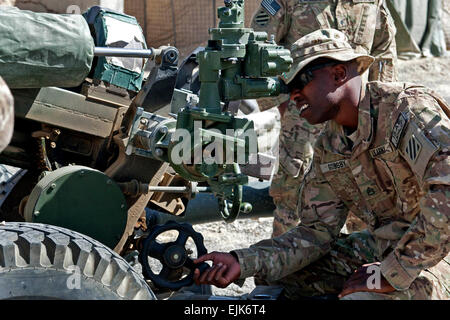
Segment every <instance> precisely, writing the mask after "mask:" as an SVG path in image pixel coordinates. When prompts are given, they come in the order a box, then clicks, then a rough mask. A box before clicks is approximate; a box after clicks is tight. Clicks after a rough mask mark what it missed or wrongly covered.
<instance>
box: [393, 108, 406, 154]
mask: <svg viewBox="0 0 450 320" xmlns="http://www.w3.org/2000/svg"><path fill="white" fill-rule="evenodd" d="M408 118H409V117H408V115H407V113H404V112H402V113H400V114H399V115H398V118H397V121H396V122H395V125H394V128H392V135H391V142H392V145H393V146H394V147H395V148H398V145H399V143H400V140H401V138H402V136H403V133H404V131H405V128H406V125H407V123H408Z"/></svg>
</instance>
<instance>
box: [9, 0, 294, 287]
mask: <svg viewBox="0 0 450 320" xmlns="http://www.w3.org/2000/svg"><path fill="white" fill-rule="evenodd" d="M243 8H244V1H240V0H238V1H225V6H224V7H222V8H219V9H218V15H219V18H220V22H219V25H218V28H213V29H211V30H210V35H211V39H210V40H209V41H208V46H207V47H206V48H201V49H198V50H197V51H196V54H195V62H196V63H197V64H198V69H199V72H198V79H197V80H198V84H193V83H191V84H190V85H188V86H186V85H185V83H181V84H180V81H181V80H180V77H178V79H177V74H181V73H182V67H180V68H178V50H177V49H176V48H174V47H170V46H164V47H160V48H147V46H146V44H145V40H144V38H143V35H142V30H141V29H140V27H139V24H138V23H137V21H136V19H134V18H133V17H130V16H127V15H124V14H121V13H117V12H114V11H111V10H108V9H102V8H99V7H93V8H91V9H90V10H89V11H88V12H86V13H85V14H83V16H77V17H75V16H67V15H51V14H35V13H29V12H22V11H19V10H17V9H11V10H12V11H10V12H8V13H7V15H6V13H5V17H6V16H8V17H10V18H11V17H13V16H14V15H19V16H20V15H21V14H24V15H25V16H27V18H29V19H31V20H30V21H32V22H33V19H32V18H33V16H34V18H39V19H40V21H41V23H42V21H45V19H48V21H49V22H51V23H49V24H48V26H47V27H48V28H49V30H50V31H47V32H45V33H43V37H44V38H45V37H48V38H49V39H51V38H52V35H58V32H59V31H61V29H65V30H66V28H58V27H55V21H56V22H58V23H59V27H61V26H63V27H64V26H65V24H67V21H70V24H72V25H74V24H75V25H76V26H77V27H76V28H74V29H75V30H76V31H73V33H72V34H70V32H68V33H69V37H73V38H75V39H76V41H73V39H68V41H69V42H70V41H72V42H74V43H83V48H84V49H80V48H78V51H77V55H73V52H72V51H73V50H72V49H71V48H70V47H66V48H64V43H65V42H64V41H63V40H64V39H61V38H58V39H60V41H62V42H61V45H60V46H58V45H57V44H56V45H55V48H54V50H53V51H52V50H47V49H48V48H47V49H46V50H44V51H45V54H43V53H42V51H40V52H41V53H42V54H41V56H39V55H34V56H31V57H32V58H33V59H35V60H34V61H37V62H39V63H41V65H39V63H36V64H35V65H33V68H34V69H32V70H30V69H27V67H26V66H24V64H23V63H22V62H23V59H25V57H21V56H20V55H19V56H17V55H12V56H11V57H12V58H10V60H9V61H5V62H4V63H3V64H2V63H0V75H1V76H2V77H4V78H5V80H6V81H7V83H8V84H9V85H10V87H11V89H12V91H13V94H14V98H15V111H16V124H15V132H14V136H13V140H12V142H11V144H10V146H9V147H8V148H7V149H6V150H5V151H4V152H3V153H1V154H0V162H1V163H4V164H7V165H11V166H14V168H15V169H11V167H5V168H6V169H7V170H17V168H20V169H19V170H18V171H17V172H14V173H13V174H11V177H9V176H8V178H7V179H6V180H5V185H6V186H7V188H5V190H8V191H7V192H8V194H7V197H4V198H0V201H1V203H0V208H1V210H2V217H1V218H2V219H4V220H6V221H26V222H28V223H33V224H35V223H41V224H44V225H52V226H58V227H64V228H68V229H70V230H73V231H77V232H81V233H82V234H84V235H87V236H90V237H92V238H94V239H96V240H98V241H100V242H101V243H102V244H103V245H105V246H106V247H108V248H109V249H108V250H110V249H113V250H114V252H115V253H118V254H120V255H121V256H123V257H128V258H127V259H128V260H129V257H133V253H135V252H137V253H139V261H140V262H141V264H142V265H143V268H144V270H143V271H144V276H145V277H146V279H147V280H151V284H152V285H154V286H155V287H154V289H155V290H156V289H158V290H161V289H162V288H161V285H163V286H165V287H168V288H170V289H171V290H177V289H179V288H180V287H181V286H185V285H188V284H190V280H189V279H191V277H192V272H193V269H194V268H195V267H198V266H195V265H193V264H192V259H191V258H190V257H189V254H188V250H186V249H185V245H186V240H187V239H188V238H189V237H191V238H193V239H194V240H195V244H196V246H197V247H198V248H199V246H200V247H201V235H198V234H197V233H195V231H193V230H192V228H189V227H187V226H185V225H184V224H183V223H184V222H185V221H188V222H189V220H190V215H192V216H193V219H192V221H195V222H206V221H211V220H214V219H216V218H217V217H218V218H219V219H220V217H222V218H223V219H225V220H226V221H227V222H232V221H233V220H234V219H236V218H237V217H238V214H239V212H245V213H248V212H249V211H250V210H251V204H250V202H251V201H248V202H243V201H246V199H248V198H252V196H251V195H250V196H249V195H246V192H245V191H250V193H249V194H251V188H249V187H245V188H243V185H245V184H247V182H248V176H247V175H246V174H244V173H243V172H245V170H243V168H244V167H245V165H246V164H248V163H249V162H251V161H250V160H251V159H252V157H253V158H255V157H256V158H258V155H257V150H256V149H252V148H251V147H252V145H251V143H252V142H253V145H256V144H257V141H256V136H255V133H254V130H253V129H254V125H253V122H252V121H250V120H248V119H246V118H242V117H237V116H236V115H235V114H234V113H233V112H232V111H231V110H229V109H228V106H229V104H230V102H231V101H234V100H240V99H246V98H258V97H269V96H275V95H278V94H279V93H281V92H282V90H283V87H282V82H281V81H279V80H278V78H277V77H276V76H277V74H280V73H282V72H284V71H287V70H288V69H289V66H290V64H291V63H292V59H291V58H290V55H289V51H288V50H285V49H284V48H282V47H280V46H278V45H276V44H275V43H274V42H273V41H268V40H267V34H264V33H257V32H254V31H253V30H252V29H249V28H244V21H243V18H244V9H243ZM5 10H6V9H5ZM1 14H2V11H1V10H0V15H1ZM11 14H12V15H11ZM5 19H6V18H5ZM55 19H56V20H55ZM65 19H67V20H65ZM5 21H6V20H5ZM10 21H11V23H14V21H13V20H10ZM22 21H23V20H22ZM32 22H31V23H32ZM16 23H17V22H16ZM56 25H57V24H56ZM24 28H26V27H24ZM11 30H14V29H11ZM52 30H53V31H52ZM70 30H73V29H70ZM70 30H69V31H70ZM0 32H3V33H4V34H3V39H7V37H6V35H5V33H7V32H8V31H5V30H3V31H1V30H0ZM9 32H10V31H9ZM65 32H66V33H65V37H68V33H67V31H65ZM117 33H119V34H117ZM10 36H11V35H10ZM41 40H42V39H41ZM41 42H42V43H45V41H43V40H42V41H41ZM16 43H19V45H20V41H19V42H16ZM22 45H23V46H24V47H25V49H23V48H22V49H23V50H22V52H26V50H29V52H31V51H33V52H36V47H37V46H38V45H39V44H38V43H36V41H34V42H33V41H31V40H30V43H25V42H24V43H22ZM43 47H45V46H43ZM0 48H5V46H3V47H2V46H1V45H0ZM6 49H10V50H13V49H11V48H10V47H6ZM41 49H43V48H42V47H41ZM14 50H15V51H16V52H19V51H20V50H18V48H14ZM56 51H57V52H58V53H59V54H60V55H56V54H54V52H56ZM10 52H11V51H10ZM53 55H54V56H57V57H58V59H60V57H61V56H63V57H65V58H64V59H62V60H59V62H60V64H61V65H62V66H63V68H62V69H64V65H66V66H69V65H70V66H71V67H73V68H72V69H70V70H72V71H71V72H74V73H75V72H77V74H76V75H75V74H73V75H70V76H67V75H66V77H64V70H62V71H61V70H59V69H58V68H57V69H56V70H55V72H54V74H53V75H52V76H51V77H50V76H49V77H46V74H45V73H43V71H44V70H53V69H54V68H55V65H54V64H52V63H51V61H49V60H45V63H43V64H42V57H43V56H53ZM4 56H6V55H5V54H2V57H4ZM27 56H28V57H29V56H30V54H28V55H27ZM7 57H8V56H7ZM55 59H57V58H55ZM146 59H152V60H154V63H155V66H154V67H153V68H152V70H151V71H150V74H149V75H148V77H147V76H146V75H145V74H144V70H145V64H146ZM80 61H82V63H81V64H82V65H83V67H82V68H80V67H79V65H80ZM185 62H186V61H185ZM191 62H192V61H191ZM43 65H44V67H45V68H43ZM77 68H78V69H77ZM49 78H50V79H49ZM80 79H81V80H80ZM181 82H182V81H181ZM189 89H190V90H189ZM252 139H254V140H252ZM11 172H12V171H11ZM6 176H7V174H4V175H3V177H6ZM12 186H14V188H13V187H12ZM243 190H244V191H243ZM264 191H266V192H267V188H265V189H263V190H262V191H261V190H258V192H257V193H258V194H260V195H259V196H261V193H262V194H263V195H264ZM211 192H212V193H211ZM199 193H203V194H199ZM203 200H208V201H214V202H215V203H216V206H212V205H210V206H209V205H208V206H205V207H203V209H204V208H207V209H209V212H210V213H211V215H212V216H214V217H213V218H211V217H207V216H205V212H208V210H198V209H195V208H194V209H192V206H196V205H198V206H199V207H198V208H199V209H201V206H202V205H204V202H205V201H203ZM217 200H218V202H217ZM206 203H210V204H211V203H212V202H207V201H206ZM262 203H263V202H262V201H259V202H258V204H259V205H261V204H262ZM266 203H267V202H266ZM259 208H260V209H262V210H263V211H264V214H265V215H268V214H270V213H271V209H273V204H272V203H270V202H269V203H267V205H266V206H264V207H261V206H260V207H259ZM196 211H197V212H196ZM198 212H200V213H201V214H200V215H198V216H196V214H197V213H198ZM215 212H219V213H220V215H218V214H217V213H216V214H215ZM256 214H258V212H256ZM244 217H246V216H245V215H244ZM169 220H179V221H180V223H181V224H179V225H178V227H177V225H176V224H175V225H174V224H170V228H169V229H171V228H172V229H177V230H178V231H179V232H180V237H179V238H178V239H177V240H176V241H174V242H171V243H169V244H166V245H162V246H158V245H157V244H155V243H156V241H155V239H156V237H157V236H158V235H159V232H160V231H161V230H162V229H158V228H160V227H161V223H164V222H166V221H169ZM25 228H26V227H25ZM46 239H47V238H46ZM39 241H41V240H39ZM42 241H44V240H42ZM45 241H47V240H45ZM50 242H51V241H50ZM46 243H47V242H46ZM106 247H105V248H106ZM48 250H49V252H50V251H51V252H53V251H52V250H50V249H48ZM105 250H106V249H105ZM149 257H156V259H158V260H160V261H163V264H164V267H163V271H161V273H160V274H154V273H153V272H152V267H151V266H150V265H149V264H148V261H149ZM102 259H103V258H102ZM102 261H103V260H102ZM129 261H130V260H129ZM185 269H187V271H188V280H183V281H181V279H180V272H181V274H182V273H183V272H184V273H186V270H185ZM183 270H184V271H183ZM174 279H175V281H173V283H171V281H169V280H174ZM177 279H178V280H177ZM183 279H184V278H183Z"/></svg>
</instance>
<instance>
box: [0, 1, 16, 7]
mask: <svg viewBox="0 0 450 320" xmlns="http://www.w3.org/2000/svg"><path fill="white" fill-rule="evenodd" d="M15 2H16V0H0V6H13V5H14V3H15Z"/></svg>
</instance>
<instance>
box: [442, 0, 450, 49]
mask: <svg viewBox="0 0 450 320" xmlns="http://www.w3.org/2000/svg"><path fill="white" fill-rule="evenodd" d="M442 27H443V29H444V35H445V42H446V43H447V50H450V0H442Z"/></svg>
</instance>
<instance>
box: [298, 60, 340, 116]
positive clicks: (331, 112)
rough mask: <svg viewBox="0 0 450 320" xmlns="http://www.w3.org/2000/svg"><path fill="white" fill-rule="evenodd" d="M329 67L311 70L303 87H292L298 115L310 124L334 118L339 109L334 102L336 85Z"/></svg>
mask: <svg viewBox="0 0 450 320" xmlns="http://www.w3.org/2000/svg"><path fill="white" fill-rule="evenodd" d="M330 68H331V67H325V68H322V69H319V70H315V71H313V77H312V80H311V81H310V82H309V83H308V84H307V85H306V86H304V87H303V88H294V89H293V91H292V92H291V100H294V101H295V103H296V106H297V109H298V110H299V111H300V116H301V117H303V118H305V119H306V120H307V121H308V122H309V123H311V124H318V123H322V122H325V121H328V120H331V119H334V118H335V117H336V115H337V113H338V111H339V108H338V107H337V102H336V94H335V91H336V86H335V81H334V78H333V74H332V72H331V71H330Z"/></svg>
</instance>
